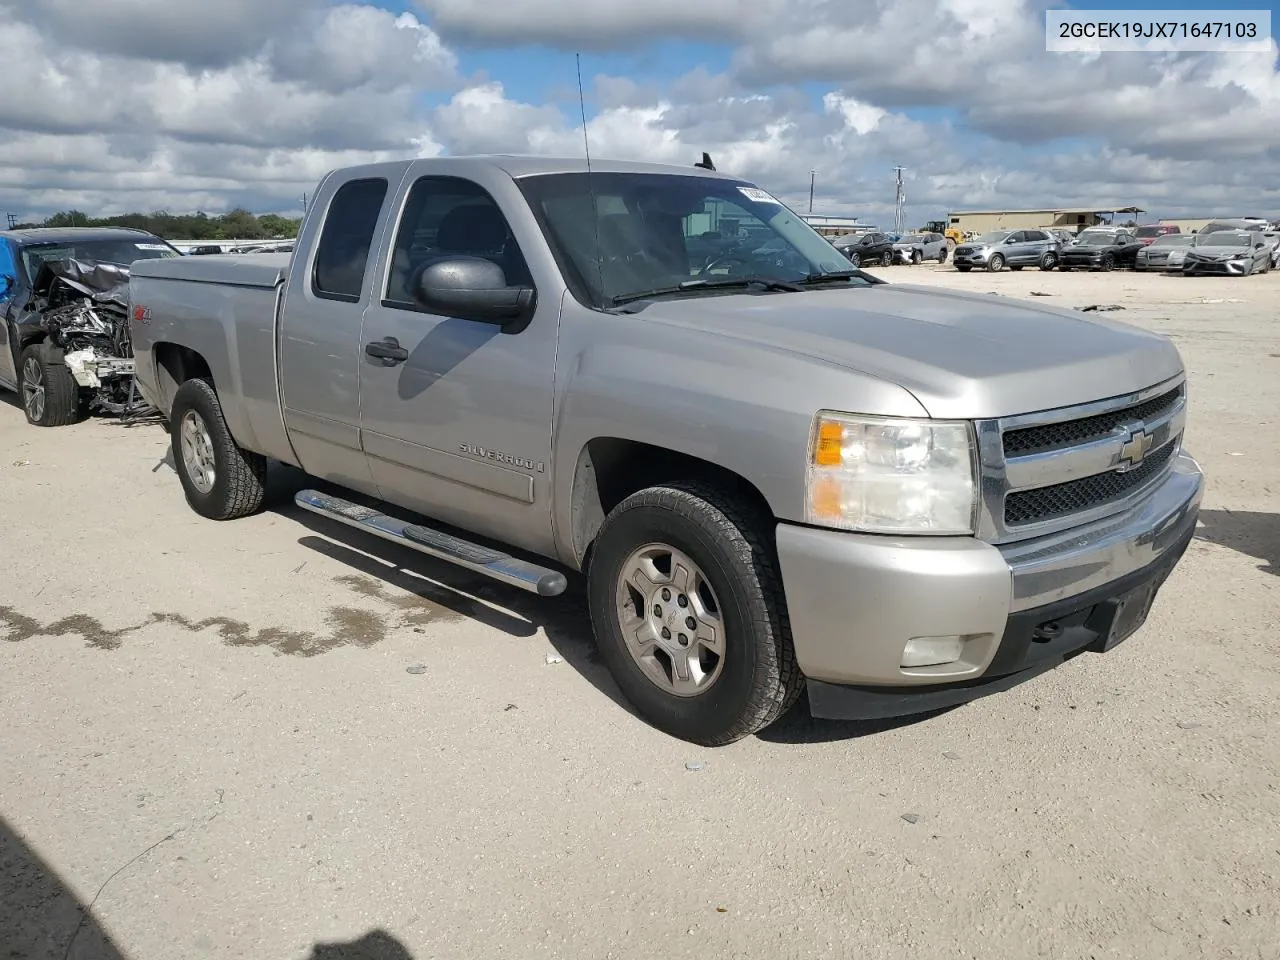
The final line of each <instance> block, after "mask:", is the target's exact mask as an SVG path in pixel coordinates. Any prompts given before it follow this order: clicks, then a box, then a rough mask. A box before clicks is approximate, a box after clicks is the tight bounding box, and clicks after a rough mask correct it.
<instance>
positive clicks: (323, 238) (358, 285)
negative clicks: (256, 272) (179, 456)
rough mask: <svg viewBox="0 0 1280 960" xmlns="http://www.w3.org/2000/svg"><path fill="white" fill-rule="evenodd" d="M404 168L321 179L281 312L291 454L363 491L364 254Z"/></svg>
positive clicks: (366, 485)
mask: <svg viewBox="0 0 1280 960" xmlns="http://www.w3.org/2000/svg"><path fill="white" fill-rule="evenodd" d="M404 170H405V165H404V164H385V165H381V166H380V167H372V168H370V167H365V168H361V169H360V170H359V171H349V172H347V173H345V174H335V175H334V176H335V177H336V178H339V179H336V180H334V181H331V182H330V183H326V184H325V185H324V187H323V188H322V190H321V197H319V198H317V200H318V203H320V204H324V205H325V206H324V209H323V218H322V219H321V220H320V221H319V236H318V238H315V239H313V240H312V241H311V242H310V243H308V244H302V245H300V246H301V247H302V249H304V250H307V251H309V256H308V255H306V254H304V256H308V259H307V260H306V261H305V262H299V263H295V264H294V266H293V268H292V270H291V272H290V277H289V284H288V287H287V290H286V293H285V303H284V306H283V311H282V314H281V331H280V384H281V402H282V406H283V409H284V421H285V425H286V426H287V427H288V429H289V437H290V440H291V442H292V444H293V448H294V452H295V453H296V454H297V456H298V459H299V461H300V463H301V465H302V468H303V469H304V470H306V471H307V473H309V474H311V475H312V476H316V477H320V478H322V479H324V480H330V481H332V482H334V483H338V484H341V485H343V486H346V487H351V488H352V489H354V490H359V491H362V492H365V493H373V492H375V486H374V483H373V479H372V478H371V477H370V475H369V468H368V466H367V464H366V463H365V456H364V451H363V450H362V449H361V445H360V367H361V360H362V359H363V356H364V353H363V350H362V349H361V345H360V324H361V315H362V313H363V311H364V309H365V307H366V306H367V305H368V303H369V289H370V286H371V285H370V284H369V283H367V282H366V278H367V277H368V275H369V273H370V263H371V261H372V257H371V256H370V253H371V251H372V250H373V248H374V245H375V244H374V241H375V238H376V237H377V236H379V231H380V229H381V227H382V224H383V222H384V220H385V218H386V216H387V213H386V211H387V209H388V208H389V204H388V203H387V201H388V200H389V198H390V197H391V196H393V195H394V194H395V192H396V189H397V188H398V187H399V184H400V180H401V179H402V178H403V173H404ZM326 197H327V200H326V199H325V198H326ZM319 213H320V209H319V208H317V210H316V211H315V214H316V215H319Z"/></svg>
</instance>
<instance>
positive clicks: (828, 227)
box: [800, 213, 867, 237]
mask: <svg viewBox="0 0 1280 960" xmlns="http://www.w3.org/2000/svg"><path fill="white" fill-rule="evenodd" d="M800 219H801V220H803V221H804V222H805V223H807V224H808V225H809V226H811V227H813V229H814V230H816V231H818V233H820V234H822V235H823V236H824V237H843V236H845V235H846V234H850V233H857V232H859V231H861V230H865V229H867V227H866V225H865V224H861V223H859V222H858V218H857V217H825V216H819V215H817V214H814V213H805V214H801V215H800Z"/></svg>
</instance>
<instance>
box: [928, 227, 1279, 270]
mask: <svg viewBox="0 0 1280 960" xmlns="http://www.w3.org/2000/svg"><path fill="white" fill-rule="evenodd" d="M953 262H954V263H955V266H956V269H957V270H959V271H960V272H962V273H967V272H968V271H970V270H974V269H984V270H988V271H991V272H993V273H995V272H999V271H1001V270H1004V269H1005V268H1008V269H1010V270H1021V269H1022V268H1023V267H1031V266H1034V267H1038V268H1039V269H1041V270H1054V269H1057V270H1060V271H1063V272H1069V271H1072V270H1099V271H1108V270H1116V269H1124V268H1130V269H1134V270H1161V271H1181V272H1183V273H1188V274H1207V273H1216V274H1222V275H1225V276H1248V275H1249V274H1253V273H1266V272H1267V271H1268V270H1271V269H1272V268H1273V267H1280V231H1277V230H1274V229H1271V226H1270V225H1269V224H1266V223H1264V222H1260V221H1252V220H1243V219H1230V220H1215V221H1212V222H1210V223H1208V224H1206V225H1205V227H1204V228H1203V229H1201V230H1199V231H1197V232H1196V233H1187V234H1184V233H1180V232H1177V229H1176V228H1173V229H1170V228H1169V225H1165V224H1155V225H1150V226H1146V227H1138V228H1136V229H1126V228H1124V227H1111V226H1098V227H1089V228H1088V229H1086V230H1083V231H1081V232H1080V233H1079V234H1078V235H1077V236H1076V237H1075V238H1074V239H1073V240H1072V241H1071V242H1070V243H1066V242H1063V240H1062V239H1061V238H1059V237H1057V236H1055V235H1053V234H1052V233H1051V232H1050V231H1048V230H993V231H991V232H990V233H985V234H983V235H982V236H980V237H978V238H977V239H975V240H972V241H968V242H966V243H963V244H961V245H960V246H958V247H956V249H955V255H954V258H953Z"/></svg>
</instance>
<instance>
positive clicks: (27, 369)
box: [22, 357, 45, 420]
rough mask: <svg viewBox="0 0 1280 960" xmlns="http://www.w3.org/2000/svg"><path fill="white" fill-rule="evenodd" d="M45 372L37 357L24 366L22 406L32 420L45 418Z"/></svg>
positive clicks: (28, 360)
mask: <svg viewBox="0 0 1280 960" xmlns="http://www.w3.org/2000/svg"><path fill="white" fill-rule="evenodd" d="M44 403H45V389H44V371H43V370H42V369H41V368H40V363H39V361H37V360H36V358H35V357H28V358H27V360H26V362H25V363H24V364H23V365H22V406H23V407H24V408H25V409H26V411H27V416H28V417H30V418H31V419H32V420H40V419H43V417H44Z"/></svg>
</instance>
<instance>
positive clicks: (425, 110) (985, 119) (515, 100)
mask: <svg viewBox="0 0 1280 960" xmlns="http://www.w3.org/2000/svg"><path fill="white" fill-rule="evenodd" d="M1120 5H1121V4H1118V3H1115V4H1107V3H1102V2H1084V0H1076V2H1074V3H1072V4H1071V6H1074V7H1077V8H1100V9H1105V8H1107V7H1115V6H1120ZM1063 6H1066V4H1065V3H1062V2H1049V0H363V2H360V0H350V2H334V0H216V2H213V0H93V2H88V0H19V2H15V0H0V24H3V25H4V26H3V28H0V64H4V66H5V70H4V80H3V82H0V215H2V214H3V213H5V212H6V211H8V212H12V213H15V214H17V215H18V216H19V217H20V218H22V219H28V218H31V217H33V216H43V215H46V214H48V213H50V212H53V211H56V210H63V209H70V208H75V209H80V210H83V211H85V212H88V213H90V214H94V215H106V214H114V213H123V212H128V211H132V210H144V211H150V210H160V209H167V210H169V211H172V212H175V213H176V212H188V211H192V210H197V209H203V210H206V211H210V212H218V211H222V210H226V209H228V208H230V207H232V206H235V205H244V206H247V207H249V208H250V209H252V210H254V211H256V212H259V213H265V212H295V211H297V210H298V209H299V208H300V207H301V196H302V194H303V192H304V191H307V190H310V189H311V187H312V186H313V185H314V183H315V181H316V180H317V179H318V178H319V177H320V175H321V174H322V173H323V172H324V171H325V170H327V169H329V168H331V167H334V166H339V165H343V164H349V163H356V162H362V161H365V160H369V159H377V158H386V157H402V156H406V155H418V156H432V155H437V154H444V153H452V154H457V153H485V152H512V153H553V154H555V153H560V154H571V155H574V156H577V155H579V154H580V151H581V149H582V128H581V119H580V114H579V106H578V101H577V80H576V74H575V69H574V56H573V55H574V53H575V52H581V54H582V70H583V80H584V84H585V87H586V110H587V117H588V130H589V134H590V138H591V145H592V150H593V155H594V156H599V157H605V156H608V157H614V158H633V159H650V160H661V161H670V162H674V163H679V164H689V163H692V162H693V161H694V160H696V159H697V158H698V157H699V156H700V154H701V151H703V150H707V151H709V152H710V153H711V154H712V156H713V158H714V159H715V161H716V163H717V165H718V166H719V167H720V169H722V170H729V171H732V172H734V173H737V174H740V175H742V176H744V177H747V178H749V179H752V180H754V181H755V182H757V183H759V184H760V185H762V186H764V187H766V188H767V189H769V190H771V191H772V192H774V193H776V194H779V195H781V196H783V197H784V198H786V199H787V200H788V201H789V202H791V203H792V204H793V205H794V206H795V208H796V209H797V210H799V211H801V212H803V211H804V210H806V209H807V207H808V193H809V180H810V170H815V171H816V182H817V191H816V194H817V195H816V200H815V205H814V212H815V213H826V214H831V215H858V216H861V217H862V218H863V219H864V220H877V221H881V222H891V220H892V205H893V196H894V179H893V178H894V174H893V170H892V168H893V167H894V165H896V164H901V165H903V166H904V167H905V168H906V171H907V172H906V177H907V197H908V201H909V218H910V220H911V222H916V221H920V220H923V219H932V218H934V217H941V216H942V215H944V214H945V213H946V212H947V211H948V210H953V209H966V208H986V207H1041V206H1081V205H1082V206H1086V207H1087V206H1096V207H1097V208H1098V209H1107V208H1111V207H1115V206H1124V205H1129V204H1137V205H1139V206H1143V207H1146V208H1148V209H1149V210H1151V211H1152V213H1153V214H1157V215H1163V216H1169V215H1177V214H1184V215H1190V216H1195V215H1206V216H1207V215H1213V214H1242V215H1253V214H1259V215H1274V216H1280V74H1277V69H1276V68H1277V59H1276V47H1275V44H1274V42H1273V43H1272V44H1271V52H1270V53H1267V54H1239V53H1236V54H1223V53H1218V54H1211V53H1201V54H1187V53H1183V54H1154V53H1111V54H1103V55H1101V56H1089V55H1081V54H1050V53H1046V52H1045V49H1044V47H1045V39H1044V11H1045V9H1047V8H1049V7H1063ZM1123 6H1124V7H1126V8H1151V9H1165V10H1167V9H1197V8H1198V9H1202V10H1203V9H1205V8H1210V9H1211V8H1214V7H1218V6H1232V7H1254V8H1264V7H1267V4H1260V3H1258V2H1256V0H1255V2H1253V3H1247V2H1241V3H1222V2H1219V0H1199V3H1194V2H1188V3H1184V2H1180V0H1162V2H1148V0H1128V2H1125V3H1123ZM1274 6H1275V5H1274V4H1272V7H1273V8H1274ZM1273 18H1274V20H1275V21H1276V26H1277V27H1280V14H1276V13H1273Z"/></svg>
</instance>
